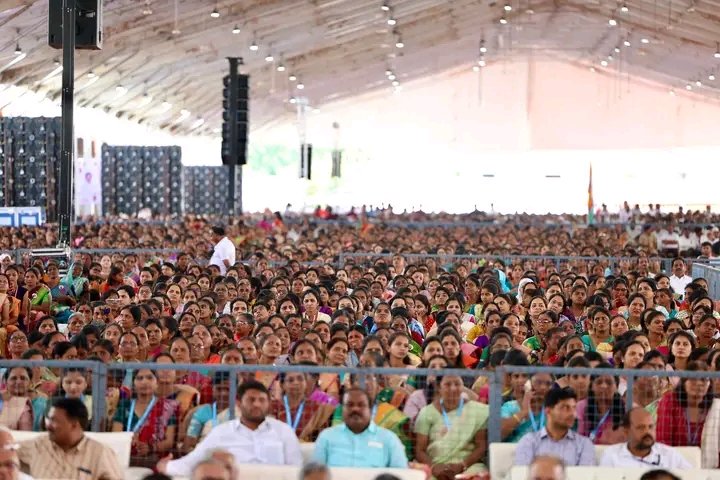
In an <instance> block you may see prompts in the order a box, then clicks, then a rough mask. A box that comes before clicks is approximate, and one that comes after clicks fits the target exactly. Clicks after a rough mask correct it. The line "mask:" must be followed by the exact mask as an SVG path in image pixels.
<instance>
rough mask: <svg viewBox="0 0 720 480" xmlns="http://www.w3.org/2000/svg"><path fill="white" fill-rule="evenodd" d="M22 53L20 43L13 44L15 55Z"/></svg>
mask: <svg viewBox="0 0 720 480" xmlns="http://www.w3.org/2000/svg"><path fill="white" fill-rule="evenodd" d="M22 53H23V51H22V48H20V42H18V43H16V44H15V55H22Z"/></svg>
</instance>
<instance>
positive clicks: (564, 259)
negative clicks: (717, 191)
mask: <svg viewBox="0 0 720 480" xmlns="http://www.w3.org/2000/svg"><path fill="white" fill-rule="evenodd" d="M394 255H395V254H394V253H373V252H354V253H345V252H341V253H340V254H339V255H338V261H337V266H338V267H341V268H344V267H345V265H346V264H347V262H348V259H353V260H355V261H356V262H359V263H361V264H371V263H373V262H374V261H376V260H378V259H381V258H384V259H388V258H391V257H393V256H394ZM401 255H402V256H403V258H405V259H406V260H409V261H410V263H414V262H415V261H418V260H425V259H430V258H431V259H434V260H436V261H438V263H440V264H441V265H440V266H445V265H448V264H453V263H457V262H459V261H461V260H470V261H471V262H474V263H477V262H492V261H493V260H501V261H503V262H504V263H505V265H510V264H512V263H515V262H516V261H521V262H525V261H531V262H539V263H547V262H552V263H553V264H554V265H555V268H556V269H557V270H558V271H559V270H561V267H562V266H563V265H565V264H571V263H577V262H585V264H586V266H587V265H589V264H590V263H591V262H592V263H594V264H597V263H600V264H601V265H603V266H605V267H610V268H615V267H617V266H618V264H619V263H620V262H623V261H627V262H635V261H637V258H638V257H607V256H568V255H493V254H489V253H488V254H462V255H461V254H453V255H449V254H443V255H440V254H431V253H402V254H401ZM673 260H674V259H673V258H665V257H650V261H651V262H652V261H659V262H660V264H661V266H662V270H663V271H666V272H669V271H671V269H672V268H671V267H672V261H673ZM685 261H686V262H688V263H690V264H691V265H696V264H698V265H702V264H709V263H711V262H712V260H710V259H685Z"/></svg>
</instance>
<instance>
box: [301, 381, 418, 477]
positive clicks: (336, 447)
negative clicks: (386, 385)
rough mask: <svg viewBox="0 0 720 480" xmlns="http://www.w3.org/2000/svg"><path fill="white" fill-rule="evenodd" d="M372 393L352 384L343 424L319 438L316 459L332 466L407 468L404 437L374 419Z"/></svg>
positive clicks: (344, 408)
mask: <svg viewBox="0 0 720 480" xmlns="http://www.w3.org/2000/svg"><path fill="white" fill-rule="evenodd" d="M370 403H371V402H370V396H369V395H368V394H367V392H365V391H364V390H363V389H361V388H351V389H349V390H347V391H346V392H345V395H344V396H343V424H342V425H338V426H336V427H332V428H328V429H325V430H324V431H323V432H322V433H321V434H320V436H319V437H318V439H317V441H316V442H315V452H314V454H313V460H315V461H317V462H320V463H324V464H325V465H327V466H329V467H364V468H407V466H408V461H407V456H406V455H405V447H403V444H402V442H400V439H399V438H398V437H397V435H395V434H394V433H393V432H391V431H390V430H387V429H385V428H382V427H378V426H377V425H375V424H374V423H372V422H371V421H370Z"/></svg>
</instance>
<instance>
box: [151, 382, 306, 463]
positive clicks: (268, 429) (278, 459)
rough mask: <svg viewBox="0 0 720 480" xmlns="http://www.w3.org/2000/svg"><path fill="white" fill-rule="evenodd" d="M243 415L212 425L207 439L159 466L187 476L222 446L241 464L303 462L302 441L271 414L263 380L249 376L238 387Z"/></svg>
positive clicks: (163, 461)
mask: <svg viewBox="0 0 720 480" xmlns="http://www.w3.org/2000/svg"><path fill="white" fill-rule="evenodd" d="M237 396H238V401H239V403H240V418H236V419H235V420H233V421H231V422H227V423H223V424H220V425H218V426H217V427H215V428H213V429H212V430H211V431H210V433H209V434H208V436H207V437H205V439H204V440H203V441H202V442H200V443H198V445H197V446H196V447H195V449H194V450H193V451H192V452H190V453H189V454H187V455H186V456H184V457H182V458H179V459H177V460H172V455H169V456H167V457H165V458H163V459H162V460H160V461H159V462H158V464H157V470H158V471H159V472H161V473H166V474H168V475H172V476H188V475H190V474H191V472H192V469H193V468H194V467H195V465H197V464H198V463H199V462H200V461H202V459H203V458H205V456H206V455H207V453H208V452H210V451H212V450H213V449H216V448H223V449H225V450H227V451H228V452H230V453H231V454H232V455H233V457H235V462H236V463H237V464H238V465H241V464H243V463H261V464H266V465H300V464H302V454H301V453H300V443H299V442H298V440H297V437H296V436H295V433H294V432H293V430H292V428H291V427H289V426H288V425H287V424H286V423H284V422H281V421H279V420H275V419H274V418H270V417H268V416H267V415H268V412H269V410H270V394H269V392H268V389H267V388H266V387H265V386H264V385H263V384H262V383H260V382H257V381H255V380H250V381H247V382H245V383H243V384H242V385H240V386H239V387H238V392H237Z"/></svg>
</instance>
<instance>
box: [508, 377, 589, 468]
mask: <svg viewBox="0 0 720 480" xmlns="http://www.w3.org/2000/svg"><path fill="white" fill-rule="evenodd" d="M576 419H577V400H576V396H575V392H573V391H572V390H570V389H568V388H563V389H556V390H550V392H548V394H547V396H546V397H545V426H544V427H542V428H540V430H539V431H537V432H529V433H527V434H525V436H524V437H522V438H521V439H520V441H519V442H518V445H517V448H516V449H515V464H516V465H529V464H530V463H531V461H532V459H533V458H534V457H535V456H536V455H555V456H558V457H559V458H561V459H562V460H563V461H564V462H565V464H566V465H576V466H577V465H595V447H594V446H593V444H592V442H591V441H590V439H589V438H587V437H584V436H582V435H580V434H578V433H575V432H574V431H573V430H572V427H573V425H574V424H575V420H576Z"/></svg>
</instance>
